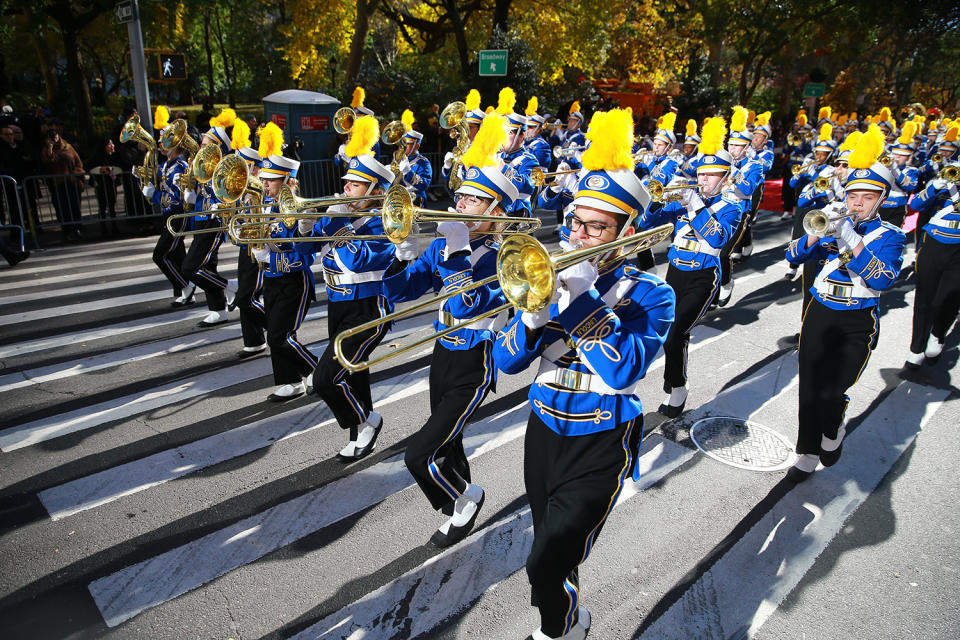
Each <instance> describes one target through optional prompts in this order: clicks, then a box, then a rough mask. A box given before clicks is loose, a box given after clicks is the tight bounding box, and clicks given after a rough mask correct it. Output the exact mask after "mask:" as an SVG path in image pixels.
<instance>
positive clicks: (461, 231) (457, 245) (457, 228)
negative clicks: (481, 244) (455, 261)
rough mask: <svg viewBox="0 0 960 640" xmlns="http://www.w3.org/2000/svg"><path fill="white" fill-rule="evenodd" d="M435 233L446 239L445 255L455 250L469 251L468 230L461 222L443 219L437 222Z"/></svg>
mask: <svg viewBox="0 0 960 640" xmlns="http://www.w3.org/2000/svg"><path fill="white" fill-rule="evenodd" d="M437 233H440V234H442V235H443V237H444V238H446V240H447V255H448V256H449V255H452V254H454V253H456V252H457V251H470V231H469V229H467V225H465V224H464V223H462V222H456V221H452V220H445V221H443V222H440V223H438V224H437Z"/></svg>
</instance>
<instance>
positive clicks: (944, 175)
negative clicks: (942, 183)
mask: <svg viewBox="0 0 960 640" xmlns="http://www.w3.org/2000/svg"><path fill="white" fill-rule="evenodd" d="M937 177H938V178H940V179H941V180H946V181H947V182H952V183H953V184H960V167H958V166H957V165H950V166H948V167H944V168H943V169H940V171H939V172H938V173H937Z"/></svg>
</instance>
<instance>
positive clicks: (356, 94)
mask: <svg viewBox="0 0 960 640" xmlns="http://www.w3.org/2000/svg"><path fill="white" fill-rule="evenodd" d="M366 98H367V92H366V91H364V90H363V87H357V88H356V89H354V90H353V100H351V101H350V106H351V107H353V108H354V109H356V108H357V107H362V106H363V101H364V100H365V99H366Z"/></svg>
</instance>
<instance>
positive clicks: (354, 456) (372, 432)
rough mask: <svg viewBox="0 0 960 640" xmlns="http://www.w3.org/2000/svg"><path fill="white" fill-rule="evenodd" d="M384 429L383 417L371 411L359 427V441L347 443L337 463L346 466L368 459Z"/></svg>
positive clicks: (339, 454)
mask: <svg viewBox="0 0 960 640" xmlns="http://www.w3.org/2000/svg"><path fill="white" fill-rule="evenodd" d="M382 428H383V416H381V415H380V414H379V413H377V412H376V411H371V412H370V415H368V416H367V419H366V420H364V421H363V422H361V423H360V424H359V425H357V439H356V440H351V441H350V442H348V443H347V446H345V447H344V448H343V449H341V450H340V453H338V454H337V461H338V462H342V463H344V464H349V463H351V462H356V461H357V460H361V459H363V458H366V457H367V456H368V455H370V454H371V453H372V452H373V448H374V447H375V446H376V445H377V437H378V436H379V435H380V429H382Z"/></svg>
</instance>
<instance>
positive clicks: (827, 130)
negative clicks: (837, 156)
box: [818, 122, 833, 142]
mask: <svg viewBox="0 0 960 640" xmlns="http://www.w3.org/2000/svg"><path fill="white" fill-rule="evenodd" d="M827 140H833V125H832V124H830V123H829V122H828V123H826V124H824V125H823V126H822V127H820V138H819V140H818V142H826V141H827Z"/></svg>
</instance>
